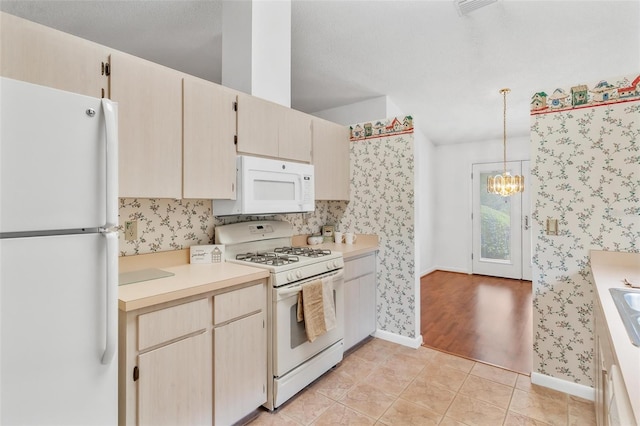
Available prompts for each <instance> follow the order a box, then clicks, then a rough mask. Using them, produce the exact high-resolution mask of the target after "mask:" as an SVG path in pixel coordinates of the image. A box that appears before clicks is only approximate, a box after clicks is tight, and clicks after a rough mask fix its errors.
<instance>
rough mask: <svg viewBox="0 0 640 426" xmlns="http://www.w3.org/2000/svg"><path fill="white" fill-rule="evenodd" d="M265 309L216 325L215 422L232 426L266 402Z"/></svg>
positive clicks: (214, 332)
mask: <svg viewBox="0 0 640 426" xmlns="http://www.w3.org/2000/svg"><path fill="white" fill-rule="evenodd" d="M264 318H265V314H264V311H262V312H260V313H257V314H254V315H251V316H248V317H245V318H242V319H239V320H237V321H233V322H230V323H228V324H226V325H224V326H221V327H218V328H214V330H213V335H214V398H215V402H214V407H215V408H214V419H215V421H214V424H216V425H230V424H233V423H235V422H237V421H238V420H240V419H241V418H243V417H244V416H246V415H247V414H249V413H251V411H253V410H255V409H256V408H258V407H260V406H261V405H262V404H264V403H265V402H266V401H267V393H266V386H267V340H266V329H265V326H264Z"/></svg>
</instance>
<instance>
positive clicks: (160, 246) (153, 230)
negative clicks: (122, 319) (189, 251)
mask: <svg viewBox="0 0 640 426" xmlns="http://www.w3.org/2000/svg"><path fill="white" fill-rule="evenodd" d="M346 205H347V203H346V202H345V201H316V210H315V212H314V213H306V214H286V215H274V216H273V217H271V218H270V219H273V220H286V221H288V222H290V223H291V224H293V228H294V232H295V233H296V234H305V235H306V234H315V233H320V229H321V227H322V225H325V224H327V223H337V222H338V220H339V218H340V217H342V215H343V214H344V211H345V208H346ZM213 214H214V213H213V211H212V207H211V200H189V199H183V200H173V199H145V198H121V199H120V211H119V215H120V220H119V223H120V226H119V230H120V232H119V245H120V255H121V256H131V255H137V254H145V253H155V252H161V251H169V250H180V249H185V248H188V247H190V246H192V245H198V244H213V238H214V229H215V226H216V225H226V224H228V223H235V222H241V221H248V220H260V219H263V217H260V218H258V217H253V216H225V217H214V216H213ZM130 220H135V221H137V227H138V238H137V239H136V240H132V241H126V240H125V238H124V223H125V222H126V221H130Z"/></svg>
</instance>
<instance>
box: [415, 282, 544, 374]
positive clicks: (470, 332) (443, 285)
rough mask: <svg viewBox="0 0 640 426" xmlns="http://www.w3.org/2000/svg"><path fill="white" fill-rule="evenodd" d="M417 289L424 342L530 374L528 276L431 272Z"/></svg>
mask: <svg viewBox="0 0 640 426" xmlns="http://www.w3.org/2000/svg"><path fill="white" fill-rule="evenodd" d="M420 294H421V300H420V305H421V332H422V339H423V345H424V346H427V347H432V348H435V349H439V350H442V351H445V352H448V353H451V354H454V355H459V356H462V357H465V358H469V359H472V360H476V361H482V362H485V363H488V364H492V365H495V366H499V367H503V368H506V369H509V370H512V371H515V372H518V373H523V374H530V373H531V362H532V328H531V322H532V319H531V318H532V306H531V281H521V280H512V279H506V278H496V277H488V276H484V275H468V274H460V273H454V272H444V271H435V272H433V273H431V274H428V275H425V276H424V277H422V279H421V280H420Z"/></svg>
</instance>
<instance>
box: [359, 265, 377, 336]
mask: <svg viewBox="0 0 640 426" xmlns="http://www.w3.org/2000/svg"><path fill="white" fill-rule="evenodd" d="M358 285H359V287H360V298H359V300H358V303H359V304H360V318H359V321H358V325H359V330H358V331H359V337H360V340H362V339H365V338H366V337H367V336H369V335H370V334H372V333H374V332H375V331H376V274H375V272H371V273H369V274H367V275H364V276H362V277H360V278H359V279H358Z"/></svg>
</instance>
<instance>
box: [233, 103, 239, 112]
mask: <svg viewBox="0 0 640 426" xmlns="http://www.w3.org/2000/svg"><path fill="white" fill-rule="evenodd" d="M233 110H234V111H238V102H234V103H233Z"/></svg>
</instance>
